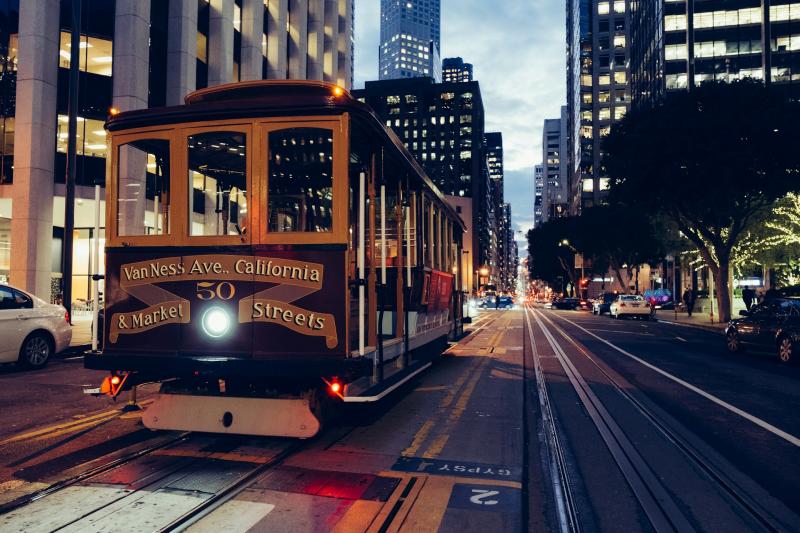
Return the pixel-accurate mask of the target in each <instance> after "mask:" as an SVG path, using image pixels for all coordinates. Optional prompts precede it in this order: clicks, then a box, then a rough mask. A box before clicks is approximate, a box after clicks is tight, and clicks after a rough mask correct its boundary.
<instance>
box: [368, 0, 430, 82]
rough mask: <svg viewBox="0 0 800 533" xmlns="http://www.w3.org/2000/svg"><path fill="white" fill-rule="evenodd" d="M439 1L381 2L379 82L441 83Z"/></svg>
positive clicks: (395, 0)
mask: <svg viewBox="0 0 800 533" xmlns="http://www.w3.org/2000/svg"><path fill="white" fill-rule="evenodd" d="M439 4H440V0H403V1H402V2H401V1H399V0H381V42H380V49H379V50H378V67H379V70H378V79H380V80H397V79H403V78H416V77H431V78H433V79H434V80H435V81H437V82H440V81H442V65H441V62H440V61H441V59H440V55H439V54H440V51H441V49H442V48H441V41H440V34H441V24H440V5H439Z"/></svg>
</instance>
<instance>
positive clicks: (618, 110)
mask: <svg viewBox="0 0 800 533" xmlns="http://www.w3.org/2000/svg"><path fill="white" fill-rule="evenodd" d="M627 112H628V108H626V107H615V108H614V120H622V117H624V116H625V113H627Z"/></svg>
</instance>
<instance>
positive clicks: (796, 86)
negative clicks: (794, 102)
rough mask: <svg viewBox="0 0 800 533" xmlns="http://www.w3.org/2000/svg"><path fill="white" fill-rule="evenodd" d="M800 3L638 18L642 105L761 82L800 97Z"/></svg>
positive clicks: (733, 1) (680, 0) (634, 20)
mask: <svg viewBox="0 0 800 533" xmlns="http://www.w3.org/2000/svg"><path fill="white" fill-rule="evenodd" d="M798 24H800V3H797V2H791V1H790V0H775V1H771V2H770V1H764V2H762V1H753V0H730V1H727V2H712V1H711V0H673V1H671V2H665V3H663V4H662V3H661V2H656V1H645V2H639V3H638V4H636V5H635V9H633V10H632V11H631V81H632V86H631V88H632V94H633V100H634V104H635V105H647V104H649V103H652V102H655V101H657V100H658V99H659V98H661V97H662V96H663V95H664V94H665V92H666V91H670V90H685V89H690V88H691V87H693V86H695V85H699V84H701V83H703V82H704V81H708V80H723V81H732V80H736V79H739V78H746V77H751V78H756V79H761V80H764V81H765V82H766V83H770V84H773V85H774V86H776V87H780V88H784V89H786V90H791V91H793V92H794V93H795V94H798V93H800V34H799V32H798Z"/></svg>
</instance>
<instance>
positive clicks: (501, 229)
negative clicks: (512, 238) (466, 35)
mask: <svg viewBox="0 0 800 533" xmlns="http://www.w3.org/2000/svg"><path fill="white" fill-rule="evenodd" d="M455 83H459V82H455ZM483 143H484V147H485V152H486V166H487V169H488V172H489V187H490V189H489V192H490V195H491V216H490V217H489V222H490V224H491V225H492V228H493V229H492V241H491V244H490V247H491V252H490V257H491V265H490V266H491V267H493V270H494V272H493V275H494V277H495V278H496V279H497V280H498V281H499V282H500V284H501V288H503V289H504V290H505V288H504V287H502V285H503V280H504V279H505V273H506V268H507V263H508V260H507V255H508V254H507V253H506V252H507V248H508V246H507V243H506V242H505V239H506V233H507V229H508V228H507V226H508V224H509V223H510V219H506V218H505V215H504V211H503V202H504V200H503V134H502V133H500V132H488V133H486V134H485V135H484V136H483Z"/></svg>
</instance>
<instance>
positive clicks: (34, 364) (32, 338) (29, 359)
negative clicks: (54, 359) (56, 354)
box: [19, 331, 53, 368]
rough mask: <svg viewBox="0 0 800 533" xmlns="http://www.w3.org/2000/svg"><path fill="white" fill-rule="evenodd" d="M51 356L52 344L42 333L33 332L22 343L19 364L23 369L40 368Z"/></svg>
mask: <svg viewBox="0 0 800 533" xmlns="http://www.w3.org/2000/svg"><path fill="white" fill-rule="evenodd" d="M52 354H53V343H52V341H51V340H50V339H49V338H48V336H47V335H46V334H44V333H42V332H39V331H37V332H34V333H31V334H30V335H28V337H27V338H26V339H25V340H24V341H23V343H22V348H20V350H19V364H20V366H23V367H25V368H42V367H43V366H45V365H46V364H47V361H49V360H50V356H51V355H52Z"/></svg>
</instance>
